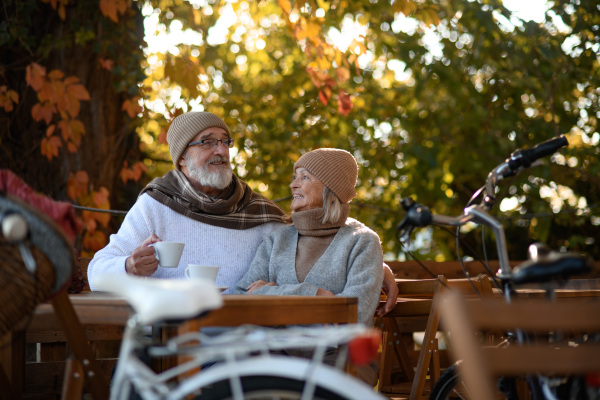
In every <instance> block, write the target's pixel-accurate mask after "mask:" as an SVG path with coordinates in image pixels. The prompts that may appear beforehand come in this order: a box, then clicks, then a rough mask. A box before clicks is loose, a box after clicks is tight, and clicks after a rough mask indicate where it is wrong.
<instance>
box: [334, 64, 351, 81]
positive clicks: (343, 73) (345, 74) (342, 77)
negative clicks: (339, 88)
mask: <svg viewBox="0 0 600 400" xmlns="http://www.w3.org/2000/svg"><path fill="white" fill-rule="evenodd" d="M335 72H336V74H337V79H338V82H339V83H344V82H346V81H347V80H348V79H349V78H350V70H348V68H346V67H339V68H338V69H337V70H336V71H335Z"/></svg>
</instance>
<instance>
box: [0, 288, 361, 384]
mask: <svg viewBox="0 0 600 400" xmlns="http://www.w3.org/2000/svg"><path fill="white" fill-rule="evenodd" d="M223 299H224V304H223V307H221V308H219V309H216V310H213V311H211V312H210V313H209V314H207V315H205V316H204V317H203V318H200V319H195V320H191V321H188V322H186V323H184V324H182V325H180V326H177V327H176V328H172V327H171V328H168V329H166V330H164V331H165V332H168V333H167V334H166V336H170V335H173V334H177V333H178V332H180V331H186V330H189V329H190V328H191V327H202V326H237V325H243V324H255V325H265V326H273V325H297V324H318V323H355V322H357V310H358V300H357V299H356V298H348V297H308V296H248V295H224V296H223ZM69 300H70V302H71V304H72V305H73V308H74V310H75V313H76V314H77V318H78V319H79V321H80V322H81V325H83V328H84V331H85V334H86V336H87V340H89V341H92V342H94V341H101V340H119V339H120V337H121V334H122V331H123V329H124V328H123V327H124V325H125V324H126V322H127V319H128V317H129V315H130V313H131V310H130V307H129V306H128V304H127V303H126V302H125V300H123V299H120V298H116V297H114V296H112V295H109V294H106V293H99V292H87V293H82V294H74V295H69ZM65 341H66V337H65V332H64V329H63V327H62V326H61V323H60V322H59V319H58V318H57V315H56V312H55V309H54V307H53V306H52V304H50V303H44V304H40V305H38V306H37V307H36V309H35V311H34V314H33V317H32V319H31V321H30V323H29V325H28V326H27V329H26V330H20V331H15V332H12V333H11V334H9V335H7V336H6V337H4V338H2V344H4V346H3V347H2V348H1V349H0V360H1V361H2V366H3V368H4V370H5V372H6V374H7V376H8V378H9V379H10V381H11V383H12V384H13V387H15V388H16V389H17V390H22V388H23V387H25V388H27V390H30V389H31V388H37V389H39V388H42V387H43V386H44V385H46V384H47V383H48V382H51V381H53V382H57V381H58V389H59V390H60V381H61V380H62V376H63V374H64V370H65V363H64V361H62V362H53V363H48V365H47V367H48V368H46V369H49V370H50V371H47V372H44V373H42V369H43V368H44V366H43V365H36V364H43V363H26V362H25V345H26V343H57V342H65ZM63 360H64V359H63ZM115 361H116V360H113V362H112V364H108V366H105V365H102V366H101V367H102V369H103V370H104V372H105V373H107V372H108V374H110V370H111V369H112V368H111V367H110V365H114V362H115ZM171 362H172V361H171ZM165 365H166V366H168V365H170V362H167V363H166V364H165V363H163V364H162V366H163V367H164V366H165ZM36 379H37V380H39V379H44V382H37V381H36ZM56 385H57V384H56V383H54V386H55V389H56Z"/></svg>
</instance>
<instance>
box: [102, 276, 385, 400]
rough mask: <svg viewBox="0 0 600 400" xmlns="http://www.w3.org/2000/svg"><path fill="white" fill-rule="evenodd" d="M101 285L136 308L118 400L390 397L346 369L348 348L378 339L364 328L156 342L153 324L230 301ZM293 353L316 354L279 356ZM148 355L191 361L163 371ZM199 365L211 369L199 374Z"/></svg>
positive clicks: (139, 285)
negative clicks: (333, 351)
mask: <svg viewBox="0 0 600 400" xmlns="http://www.w3.org/2000/svg"><path fill="white" fill-rule="evenodd" d="M98 287H99V289H100V290H102V291H105V292H110V293H114V294H116V295H117V296H119V297H123V298H125V299H126V301H127V302H128V303H129V304H130V306H131V307H132V309H133V313H132V315H131V317H130V318H129V320H128V322H127V326H126V328H125V332H124V335H123V340H122V343H121V350H120V354H119V361H118V363H117V367H116V371H115V374H114V376H113V379H112V384H111V399H114V400H116V399H129V398H130V396H131V395H132V394H134V393H137V394H138V395H139V396H140V397H141V398H142V399H148V400H149V399H169V400H172V399H173V400H174V399H188V398H196V399H202V400H204V399H211V400H216V399H234V400H241V399H301V400H308V399H324V400H325V399H347V400H350V399H360V400H368V399H385V397H382V396H381V395H379V394H378V393H376V392H375V391H374V389H373V388H372V387H369V386H368V385H366V384H365V383H363V382H362V381H360V380H358V379H356V378H354V377H353V376H351V375H349V374H346V373H345V372H344V371H343V368H344V366H345V365H346V360H347V358H348V353H349V348H350V351H351V349H352V348H353V347H354V346H348V344H349V343H350V342H351V341H352V340H353V339H356V338H360V336H361V335H367V336H368V335H372V332H373V330H372V329H369V328H367V327H365V326H363V325H360V324H349V325H339V326H328V327H323V328H312V327H311V328H297V327H295V328H287V329H270V328H262V327H256V326H242V327H239V328H236V329H233V330H231V331H228V332H226V333H223V334H221V335H218V336H207V335H205V334H202V333H201V332H194V333H187V334H183V335H180V336H177V337H174V338H172V339H170V340H168V341H167V342H166V343H162V344H161V343H152V341H151V340H149V339H148V338H146V336H145V335H144V333H145V331H146V327H147V326H148V325H151V324H156V323H159V322H164V321H173V320H177V321H182V320H186V319H190V318H196V317H198V316H201V315H202V314H205V313H207V312H210V310H213V309H216V308H219V307H220V306H221V305H222V303H223V300H222V297H221V294H220V293H219V291H218V290H217V288H216V287H215V285H214V284H213V283H212V282H204V281H183V280H158V279H156V280H155V279H143V278H139V277H134V276H122V275H118V276H117V275H105V276H103V277H101V278H100V279H99V283H98ZM173 304H176V305H177V306H176V307H173V306H172V305H173ZM367 340H369V339H367ZM355 343H356V342H355ZM332 347H334V348H338V349H339V351H338V357H337V360H336V363H335V366H330V365H327V364H325V363H324V361H323V360H324V355H325V353H326V351H327V349H329V348H332ZM290 349H302V350H310V353H312V357H310V358H300V357H291V356H287V355H281V354H277V352H278V351H282V350H290ZM144 354H147V355H149V356H151V357H165V356H169V357H174V356H185V357H186V359H187V360H188V361H185V362H183V363H182V364H180V365H177V366H175V367H173V368H170V369H167V370H165V371H163V372H159V373H157V372H154V371H153V370H152V369H151V368H150V367H149V366H148V365H147V364H146V363H145V362H143V361H142V359H141V357H142V355H144ZM207 366H209V367H207ZM199 367H203V368H201V369H200V371H198V368H199Z"/></svg>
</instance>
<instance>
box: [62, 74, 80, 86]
mask: <svg viewBox="0 0 600 400" xmlns="http://www.w3.org/2000/svg"><path fill="white" fill-rule="evenodd" d="M77 82H79V78H78V77H76V76H73V75H71V76H69V77H68V78H65V86H69V85H72V84H74V83H77Z"/></svg>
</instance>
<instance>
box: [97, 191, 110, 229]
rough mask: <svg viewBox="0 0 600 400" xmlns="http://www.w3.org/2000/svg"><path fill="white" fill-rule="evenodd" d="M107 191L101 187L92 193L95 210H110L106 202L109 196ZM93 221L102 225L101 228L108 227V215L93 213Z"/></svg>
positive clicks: (108, 202)
mask: <svg viewBox="0 0 600 400" xmlns="http://www.w3.org/2000/svg"><path fill="white" fill-rule="evenodd" d="M109 194H110V193H109V192H108V189H107V188H105V187H104V186H102V187H101V188H100V189H99V190H97V191H95V192H94V193H93V196H94V204H95V206H96V207H97V208H101V209H103V210H110V201H109V200H108V196H109ZM94 219H95V220H96V221H98V222H100V223H101V224H102V226H104V227H106V226H108V223H109V222H110V214H108V213H94Z"/></svg>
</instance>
